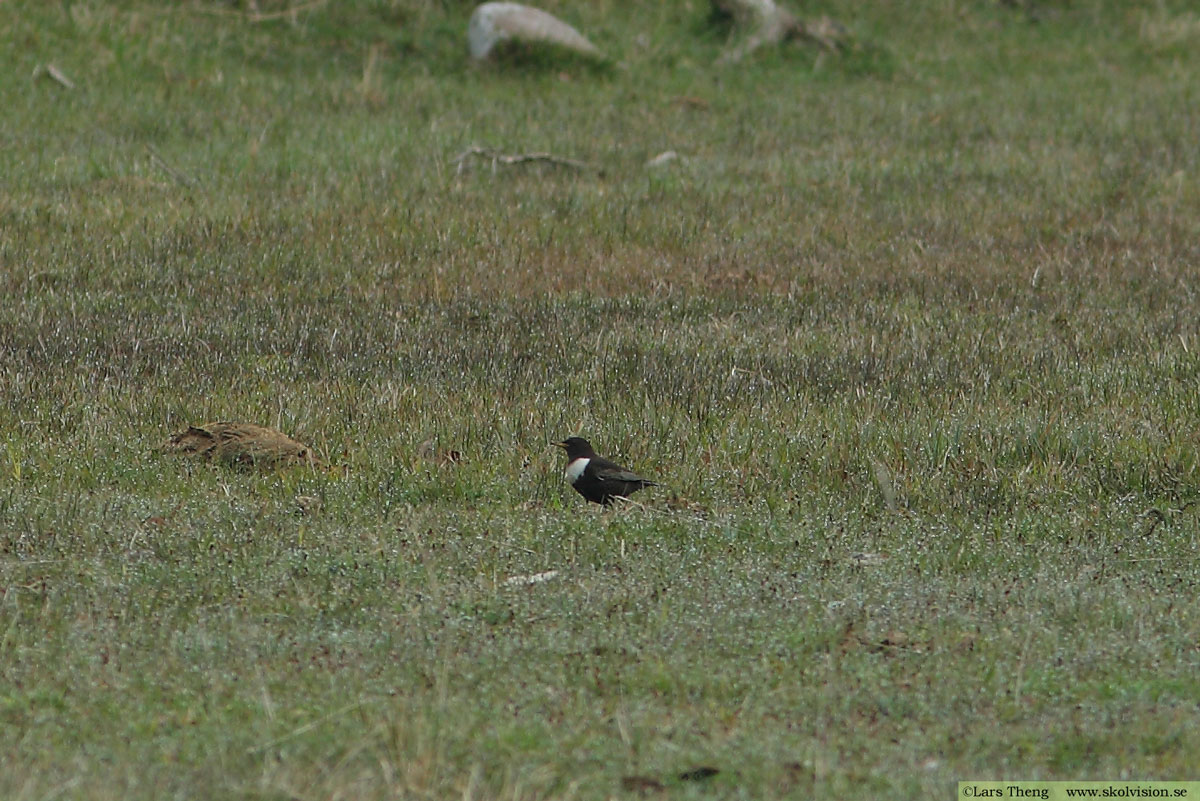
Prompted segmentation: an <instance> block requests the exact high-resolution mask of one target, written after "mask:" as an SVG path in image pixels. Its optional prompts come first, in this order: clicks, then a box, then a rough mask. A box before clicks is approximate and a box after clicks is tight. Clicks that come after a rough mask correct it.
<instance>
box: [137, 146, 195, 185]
mask: <svg viewBox="0 0 1200 801" xmlns="http://www.w3.org/2000/svg"><path fill="white" fill-rule="evenodd" d="M146 152H148V153H149V154H150V160H151V161H153V162H154V164H155V166H157V167H158V168H159V169H160V170H162V171H163V172H165V173H166V174H167V175H169V176H171V178H173V179H174V180H175V182H176V183H179V184H182V185H184V186H186V187H188V188H189V189H196V188H197V187H199V186H200V182H199V181H197V180H196V179H195V178H193V177H192V176H190V175H188V174H187V173H185V172H183V171H182V170H177V169H175V168H174V167H172V166H171V165H170V164H168V163H167V160H166V159H164V158H163V157H162V156H161V155H159V153H158V151H157V150H155V149H154V148H153V147H151V146H150V145H146Z"/></svg>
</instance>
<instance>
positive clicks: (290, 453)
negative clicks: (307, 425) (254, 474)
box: [165, 422, 321, 467]
mask: <svg viewBox="0 0 1200 801" xmlns="http://www.w3.org/2000/svg"><path fill="white" fill-rule="evenodd" d="M165 449H166V450H168V451H172V452H175V453H183V454H194V455H197V456H200V457H203V458H205V459H209V460H212V461H215V462H220V463H222V464H226V465H230V466H238V467H243V466H244V467H293V466H297V465H306V466H310V467H313V466H318V465H320V464H321V459H320V457H318V456H317V454H316V452H314V451H313V449H312V448H310V447H308V446H307V445H305V444H304V443H302V442H297V441H296V440H294V439H292V438H291V437H289V436H288V435H286V434H284V433H282V432H280V431H276V430H275V429H273V428H266V427H264V426H257V425H254V424H252V423H231V422H218V423H205V424H204V425H200V426H189V427H188V428H187V429H186V430H184V431H181V432H179V433H178V434H176V435H174V436H173V437H171V439H170V440H169V441H168V442H167V444H166V447H165Z"/></svg>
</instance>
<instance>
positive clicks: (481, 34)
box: [467, 3, 604, 60]
mask: <svg viewBox="0 0 1200 801" xmlns="http://www.w3.org/2000/svg"><path fill="white" fill-rule="evenodd" d="M507 40H515V41H519V42H532V43H539V42H540V43H545V44H551V45H557V46H558V47H562V48H566V49H567V50H573V51H575V52H577V53H582V54H583V55H587V56H592V57H595V58H603V57H604V54H603V53H602V52H600V50H599V49H598V48H597V47H596V46H595V45H593V44H592V43H591V42H589V41H588V40H587V39H586V38H585V37H584V35H583V34H581V33H580V32H579V31H577V30H575V29H574V28H572V27H571V26H570V25H568V24H567V23H565V22H563V21H562V20H560V19H558V18H557V17H555V16H554V15H552V14H548V13H546V12H545V11H542V10H541V9H539V8H533V7H532V6H526V5H522V4H520V3H484V4H482V5H480V6H479V7H477V8H476V9H475V11H474V12H473V13H472V14H471V21H470V22H469V23H467V44H468V45H469V46H470V48H471V58H474V59H476V60H482V59H486V58H488V57H489V56H490V55H491V54H492V51H493V50H494V49H495V47H496V45H497V44H499V43H500V42H504V41H507Z"/></svg>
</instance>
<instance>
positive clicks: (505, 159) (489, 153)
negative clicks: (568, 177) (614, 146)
mask: <svg viewBox="0 0 1200 801" xmlns="http://www.w3.org/2000/svg"><path fill="white" fill-rule="evenodd" d="M472 156H478V157H479V158H481V159H484V160H486V161H490V162H491V163H492V172H495V171H496V165H498V164H504V165H514V164H529V163H533V162H541V163H543V164H552V165H554V166H556V167H570V168H571V169H573V170H596V171H597V172H598V171H599V168H598V167H596V166H595V165H593V164H588V163H587V162H586V161H579V160H578V159H569V158H564V157H562V156H555V155H554V154H552V153H501V152H500V151H498V150H494V149H492V148H490V147H479V146H478V145H475V146H472V147H469V148H467V149H466V150H464V151H463V152H461V153H459V154H458V155H457V156H455V157H454V158H453V159H451V160H450V162H451V163H452V164H457V165H458V169H457V173H458V174H459V175H461V174H462V173H463V171H464V170H465V169H466V165H467V162H468V160H470V158H471V157H472Z"/></svg>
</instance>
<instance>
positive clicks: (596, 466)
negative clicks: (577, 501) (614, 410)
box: [551, 437, 658, 506]
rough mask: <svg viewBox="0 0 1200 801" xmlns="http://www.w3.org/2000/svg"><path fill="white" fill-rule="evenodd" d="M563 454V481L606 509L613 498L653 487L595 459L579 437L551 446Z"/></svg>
mask: <svg viewBox="0 0 1200 801" xmlns="http://www.w3.org/2000/svg"><path fill="white" fill-rule="evenodd" d="M551 444H553V445H555V446H556V447H559V448H563V449H564V450H566V452H567V474H566V475H567V481H570V482H571V486H572V487H574V488H575V491H576V492H578V493H579V494H580V495H582V496H583V497H585V498H587V499H588V500H589V501H591V502H592V503H600V504H604V505H605V506H608V505H609V504H611V503H612V502H613V498H628V497H629V496H630V495H632V494H633V493H635V492H637V491H638V490H640V489H644V488H645V487H657V486H658V485H657V484H655V483H654V482H653V481H650V480H649V479H645V478H642V477H641V476H639V475H638V474H637V473H634V472H632V471H630V470H628V469H626V468H624V467H621V465H619V464H615V463H614V462H610V461H609V460H608V459H605V458H604V457H603V456H597V455H596V452H595V451H594V450H592V446H591V445H590V444H588V441H587V440H586V439H584V438H583V437H567V438H566V439H564V440H563V441H562V442H554V443H551Z"/></svg>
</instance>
